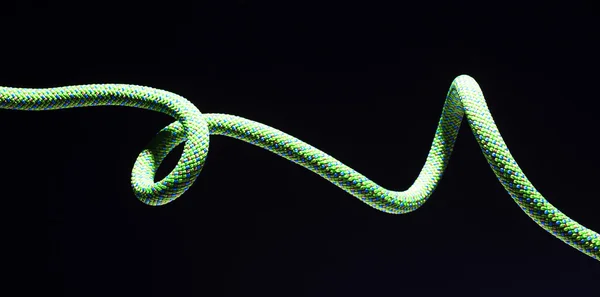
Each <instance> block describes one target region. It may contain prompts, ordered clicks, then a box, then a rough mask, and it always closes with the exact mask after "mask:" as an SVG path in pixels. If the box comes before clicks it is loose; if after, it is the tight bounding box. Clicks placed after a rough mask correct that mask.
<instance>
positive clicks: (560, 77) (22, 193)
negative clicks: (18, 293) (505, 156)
mask: <svg viewBox="0 0 600 297" xmlns="http://www.w3.org/2000/svg"><path fill="white" fill-rule="evenodd" d="M213 2H215V3H218V4H210V5H209V4H204V3H202V2H198V3H196V4H190V3H184V4H176V3H174V2H172V1H166V2H165V1H162V2H157V3H153V2H147V3H141V4H137V5H129V4H123V3H124V2H116V3H110V2H104V1H98V2H85V1H83V2H78V3H68V4H58V3H54V4H50V3H45V4H43V3H42V4H37V3H35V4H34V3H31V2H26V1H20V2H18V3H16V4H14V5H12V6H10V7H9V8H7V9H4V10H2V12H0V14H1V16H2V17H1V18H0V22H1V23H0V25H1V29H0V30H1V34H2V39H1V40H0V54H1V55H0V59H1V61H2V63H1V66H0V67H1V69H0V85H4V86H15V87H38V88H39V87H55V86H65V85H74V84H89V83H128V84H138V85H146V86H152V87H155V88H160V89H165V90H169V91H171V92H175V93H177V94H180V95H182V96H184V97H186V98H188V99H189V100H190V101H192V102H193V103H194V104H195V105H196V106H197V107H198V108H199V109H200V110H201V111H202V112H205V113H211V112H216V113H228V114H233V115H238V116H242V117H245V118H248V119H252V120H256V121H259V122H261V123H264V124H267V125H270V126H273V127H275V128H277V129H280V130H282V131H285V132H287V133H289V134H291V135H294V136H296V137H298V138H300V139H302V140H304V141H306V142H308V143H310V144H312V145H314V146H316V147H318V148H320V149H322V150H324V151H325V152H327V153H328V154H330V155H332V156H334V157H336V158H338V159H339V160H341V161H342V162H344V163H346V164H347V165H349V166H351V167H353V168H355V169H356V170H358V171H360V172H361V173H363V174H365V175H366V176H367V177H369V178H371V179H372V180H374V181H375V182H377V183H379V184H380V185H382V186H384V187H387V188H390V189H394V190H404V189H406V188H408V187H409V186H410V185H411V184H412V182H413V181H414V179H415V178H416V177H417V174H418V173H419V171H420V169H421V166H422V165H423V163H424V161H425V157H426V155H427V152H428V150H429V146H430V144H431V141H432V138H433V133H434V131H435V127H436V124H437V121H438V118H439V115H440V112H441V109H442V106H443V102H444V99H445V95H446V92H447V90H448V88H449V86H450V83H451V81H452V80H453V79H454V78H455V77H456V76H458V75H460V74H469V75H471V76H472V77H474V78H475V79H476V80H477V81H478V83H479V84H480V86H481V88H482V89H483V91H484V94H485V96H486V99H487V100H488V104H489V107H490V109H491V112H492V114H493V116H494V117H495V120H496V123H497V125H498V127H499V130H500V131H501V133H502V135H503V137H504V139H505V141H506V143H507V145H508V146H509V148H510V150H511V152H512V154H513V156H514V157H515V158H516V160H517V162H518V163H519V165H520V166H521V168H523V169H524V171H525V172H526V174H527V176H528V177H529V178H530V179H531V181H532V182H533V183H534V185H535V186H536V188H537V189H538V190H540V191H541V192H542V194H543V195H545V196H546V198H548V200H549V201H550V202H551V203H553V204H554V205H556V206H557V207H558V208H559V209H561V210H563V211H564V212H565V213H566V214H567V215H569V216H570V217H572V218H574V219H575V220H577V221H578V222H580V223H582V224H584V225H585V226H587V227H589V228H591V229H593V230H597V231H598V230H600V219H599V216H598V211H599V209H600V208H598V206H599V204H600V203H599V202H598V198H597V195H598V193H597V188H596V185H597V179H598V177H599V175H598V172H597V169H596V168H598V166H600V161H599V160H598V158H597V157H596V154H597V151H598V147H597V145H596V143H597V136H598V133H597V131H598V128H599V127H600V125H599V124H598V123H597V121H596V119H597V101H598V94H597V93H596V90H597V81H598V79H600V75H599V74H598V71H597V69H599V67H600V58H599V56H598V52H599V51H600V46H599V45H598V43H597V38H598V36H597V34H598V29H599V27H598V25H597V18H598V13H597V10H594V9H593V8H592V1H588V2H580V3H575V2H572V1H570V2H569V3H571V4H569V6H562V5H555V4H551V3H550V4H549V3H547V2H546V3H543V4H542V3H540V5H533V4H530V5H528V6H524V5H523V4H522V3H508V2H485V1H482V2H480V3H479V4H468V3H462V2H460V1H451V2H450V1H449V2H448V3H447V4H436V3H435V2H431V1H426V2H422V4H410V5H408V4H406V5H404V4H397V3H394V2H397V1H363V2H348V1H346V2H342V1H339V2H338V1H336V2H322V1H302V2H300V1H296V2H290V1H272V2H269V3H266V2H260V3H259V2H258V1H213ZM417 2H418V1H417ZM573 3H575V4H573ZM0 114H1V116H0V123H1V125H2V127H3V128H2V133H3V136H4V137H3V141H2V146H1V148H0V153H2V155H3V163H4V165H3V166H2V170H1V172H0V174H1V176H0V178H1V179H2V187H3V194H2V196H3V200H4V201H5V202H4V206H3V207H2V211H3V213H4V216H3V217H4V218H8V219H7V223H6V224H4V226H3V227H2V230H3V245H4V247H5V248H8V250H10V251H11V252H8V253H6V254H5V255H6V256H5V262H6V265H3V266H4V267H5V269H6V270H7V275H8V277H3V278H4V279H5V281H7V282H8V283H15V284H16V283H21V282H22V283H23V284H24V285H20V287H19V288H20V289H25V290H42V291H44V292H46V293H48V295H64V296H198V295H204V296H265V295H273V296H390V295H392V294H394V295H395V296H396V295H406V296H415V295H418V296H438V295H439V294H443V296H459V295H460V296H462V295H463V294H464V295H466V296H468V295H480V296H531V295H535V296H537V295H545V296H594V295H595V296H597V295H596V294H597V293H598V284H597V281H598V279H600V265H599V263H598V261H595V260H593V259H592V258H590V257H589V256H586V255H584V254H582V253H580V252H578V251H577V250H575V249H573V248H571V247H569V246H567V245H566V244H564V243H562V242H561V241H560V240H558V239H556V238H554V237H553V236H551V235H550V234H548V233H547V232H545V231H543V230H542V229H541V228H540V227H538V226H537V225H536V224H535V223H534V222H533V221H532V220H530V219H529V218H528V217H527V216H526V215H525V214H524V213H523V212H522V211H521V210H520V209H519V208H518V207H517V205H515V203H513V202H512V201H511V199H510V197H509V195H508V194H507V193H506V192H505V191H504V189H503V188H502V187H501V185H500V184H499V183H498V182H497V180H496V178H495V177H494V175H493V173H492V171H491V170H490V169H489V167H488V165H487V164H486V162H485V159H484V157H483V155H482V154H481V152H480V150H479V147H478V145H477V143H476V142H475V141H474V138H473V136H472V135H471V131H470V129H469V128H468V126H467V125H465V124H463V126H462V130H461V132H460V134H459V137H458V141H457V144H456V148H455V150H454V154H453V156H452V159H451V161H450V164H449V167H448V169H447V171H446V173H445V176H444V178H443V179H442V181H441V183H440V185H439V187H438V188H437V190H436V191H435V192H434V194H433V196H432V197H431V198H430V199H429V201H428V203H426V204H425V205H424V206H423V207H422V208H420V209H419V210H417V211H415V212H413V213H410V214H407V215H398V216H393V215H388V214H384V213H382V212H379V211H376V210H374V209H371V208H369V207H368V206H367V205H365V204H363V203H362V202H360V201H358V200H357V199H355V198H353V197H352V196H350V195H349V194H347V193H346V192H344V191H342V190H340V189H338V188H337V187H335V186H334V185H332V184H330V183H329V182H327V181H325V180H323V179H321V178H319V177H318V176H317V175H315V174H312V173H311V172H309V171H307V170H306V169H304V168H301V167H300V166H297V165H295V164H293V163H291V162H289V161H287V160H284V159H282V158H280V157H278V156H276V155H273V154H271V153H269V152H267V151H264V150H262V149H260V148H257V147H253V146H251V145H249V144H246V143H243V142H241V141H237V140H235V139H230V138H225V137H220V136H215V137H211V142H210V150H209V155H208V159H207V163H206V166H205V168H204V170H203V172H202V173H201V175H200V177H199V178H198V181H197V182H196V184H195V185H194V186H193V187H192V188H191V189H190V190H189V191H188V192H186V193H185V194H184V195H183V196H182V197H181V198H179V199H178V200H177V201H175V202H173V203H171V204H168V205H166V206H163V207H150V206H146V205H144V204H142V203H141V202H139V201H138V200H137V199H136V198H135V197H134V195H133V192H132V190H131V189H130V184H129V180H130V172H131V168H132V166H133V163H134V161H135V158H136V157H137V155H138V153H139V152H140V151H141V149H142V148H143V147H144V146H145V145H146V143H147V142H148V141H150V139H151V138H152V137H153V136H154V134H155V133H156V132H158V131H159V130H160V129H161V128H162V127H164V126H166V125H168V124H169V123H170V122H171V121H172V119H170V118H169V117H168V116H166V115H162V114H159V113H154V112H150V111H146V110H138V109H133V108H117V107H97V108H85V109H71V110H60V111H52V112H26V111H12V110H2V111H0ZM180 153H181V149H177V150H176V151H175V152H174V153H172V154H171V155H170V156H169V158H168V159H167V161H166V163H165V164H164V166H162V167H161V170H160V171H161V173H160V174H161V176H164V175H166V174H167V173H168V172H169V171H170V169H171V168H172V167H173V166H174V164H175V163H176V161H177V159H178V157H179V154H180ZM46 232H47V237H45V236H44V235H45V233H46ZM46 238H47V239H46ZM38 258H39V259H40V260H39V261H38V260H34V259H38ZM9 263H10V264H9Z"/></svg>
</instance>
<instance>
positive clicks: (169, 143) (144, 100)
mask: <svg viewBox="0 0 600 297" xmlns="http://www.w3.org/2000/svg"><path fill="white" fill-rule="evenodd" d="M105 105H119V106H131V107H137V108H144V109H149V110H154V111H158V112H162V113H165V114H168V115H170V116H172V117H174V118H175V119H176V121H175V122H173V123H172V124H170V125H169V126H167V127H165V128H163V129H162V130H161V131H160V132H159V133H158V134H157V136H156V137H155V138H154V139H153V140H152V141H151V142H150V143H149V145H148V146H147V147H146V148H145V149H144V150H143V151H142V152H141V153H140V155H139V156H138V158H137V160H136V162H135V164H134V166H133V170H132V176H131V184H132V186H133V191H134V193H135V195H136V197H137V198H138V199H139V200H140V201H142V202H144V203H146V204H148V205H164V204H166V203H169V202H171V201H173V200H175V199H176V198H177V197H179V196H180V195H182V194H183V193H184V192H185V191H186V190H187V189H188V188H189V187H190V186H191V185H192V184H193V183H194V181H195V180H196V178H197V177H198V175H199V174H200V171H201V170H202V168H203V165H204V162H205V160H206V155H207V153H208V144H209V135H210V134H216V135H225V136H229V137H233V138H237V139H240V140H243V141H245V142H248V143H251V144H253V145H256V146H259V147H261V148H264V149H266V150H269V151H271V152H273V153H275V154H278V155H280V156H282V157H284V158H286V159H288V160H290V161H292V162H294V163H296V164H299V165H301V166H303V167H305V168H307V169H309V170H311V171H313V172H315V173H317V174H318V175H320V176H321V177H323V178H325V179H327V180H329V181H330V182H332V183H333V184H335V185H337V186H338V187H340V188H342V189H343V190H345V191H346V192H348V193H350V194H352V195H353V196H355V197H356V198H358V199H360V200H361V201H363V202H364V203H366V204H368V205H369V206H371V207H373V208H375V209H378V210H380V211H383V212H386V213H393V214H402V213H407V212H411V211H413V210H415V209H417V208H419V207H420V206H421V205H423V203H425V201H427V199H428V198H429V196H431V194H432V193H433V190H434V189H435V188H436V187H437V185H438V182H439V181H440V179H441V177H442V174H443V172H444V169H445V168H446V166H447V164H448V160H449V157H450V154H451V153H452V149H453V147H454V142H455V141H456V136H457V134H458V130H459V126H460V123H461V121H462V118H463V116H465V115H466V118H467V121H468V123H469V126H470V127H471V130H472V131H473V134H475V138H476V139H477V142H478V143H479V146H480V147H481V149H482V151H483V153H484V155H485V158H486V159H487V161H488V163H489V164H490V167H491V168H492V170H493V171H494V174H496V176H497V177H498V180H499V181H500V182H501V183H502V185H503V186H504V188H505V189H506V191H507V192H508V193H509V194H510V196H511V197H512V198H513V200H514V201H515V202H516V203H517V204H518V205H519V207H521V209H522V210H523V211H524V212H525V213H526V214H527V215H528V216H529V217H531V218H532V219H533V220H534V221H535V222H536V223H537V224H538V225H540V226H541V227H542V228H544V229H545V230H546V231H548V232H549V233H550V234H552V235H554V236H555V237H557V238H559V239H560V240H562V241H563V242H565V243H567V244H569V245H570V246H572V247H574V248H576V249H578V250H579V251H581V252H583V253H585V254H587V255H589V256H591V257H592V258H594V259H596V260H600V236H599V235H598V233H596V232H594V231H592V230H590V229H588V228H586V227H584V226H582V225H581V224H579V223H577V222H576V221H574V220H572V219H571V218H569V217H567V216H566V215H565V214H564V213H562V212H561V211H560V210H558V209H557V208H556V207H554V206H553V205H552V204H550V203H549V202H548V201H547V200H546V199H545V198H544V197H543V196H542V195H541V194H540V193H539V192H538V191H537V190H536V189H535V188H534V187H533V185H532V184H531V182H530V181H529V180H528V179H527V177H525V174H523V172H522V171H521V169H520V168H519V166H518V165H517V162H516V161H515V160H514V158H513V157H512V155H511V154H510V152H509V150H508V147H507V146H506V144H505V143H504V140H503V139H502V136H501V135H500V132H498V129H497V128H496V125H495V123H494V120H493V118H492V116H491V114H490V111H489V109H488V107H487V104H486V102H485V99H484V97H483V94H482V92H481V89H480V88H479V85H478V84H477V82H475V80H474V79H473V78H471V77H469V76H467V75H461V76H459V77H457V78H456V79H455V80H454V81H453V82H452V85H451V87H450V90H449V91H448V94H447V97H446V101H445V103H444V108H443V110H442V116H441V118H440V120H439V124H438V127H437V129H436V132H435V137H434V139H433V144H432V146H431V149H430V151H429V154H428V156H427V160H426V162H425V165H424V166H423V169H422V170H421V173H420V174H419V176H418V177H417V179H416V180H415V182H414V183H413V185H412V186H411V187H410V188H409V189H408V190H406V191H391V190H387V189H385V188H383V187H381V186H379V185H377V184H376V183H375V182H373V181H371V180H370V179H368V178H366V177H365V176H363V175H362V174H360V173H358V172H357V171H356V170H353V169H352V168H350V167H348V166H346V165H344V164H342V163H341V162H340V161H338V160H336V159H334V158H333V157H331V156H329V155H327V154H325V153H324V152H322V151H320V150H318V149H317V148H314V147H312V146H311V145H309V144H307V143H305V142H303V141H301V140H299V139H297V138H295V137H293V136H290V135H288V134H285V133H283V132H281V131H279V130H277V129H274V128H272V127H269V126H267V125H263V124H261V123H257V122H254V121H251V120H247V119H244V118H241V117H237V116H233V115H226V114H202V113H200V111H199V110H198V109H197V108H196V107H195V106H194V105H193V104H192V103H190V102H189V101H187V100H186V99H184V98H183V97H181V96H179V95H176V94H173V93H170V92H167V91H163V90H157V89H153V88H149V87H141V86H133V85H120V84H107V85H82V86H70V87H59V88H47V89H28V88H7V87H0V108H4V109H17V110H53V109H64V108H73V107H86V106H105ZM184 141H185V146H184V150H183V154H182V156H181V158H180V159H179V161H178V163H177V165H176V166H175V168H174V169H173V171H171V173H170V174H169V175H168V176H166V177H165V178H164V179H162V180H160V181H158V182H155V181H154V177H155V173H156V171H157V169H158V167H159V166H160V163H161V162H162V161H163V159H164V158H165V157H166V156H167V154H168V153H169V152H170V151H171V150H172V149H173V148H175V147H176V146H177V145H179V144H180V143H182V142H184Z"/></svg>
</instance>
